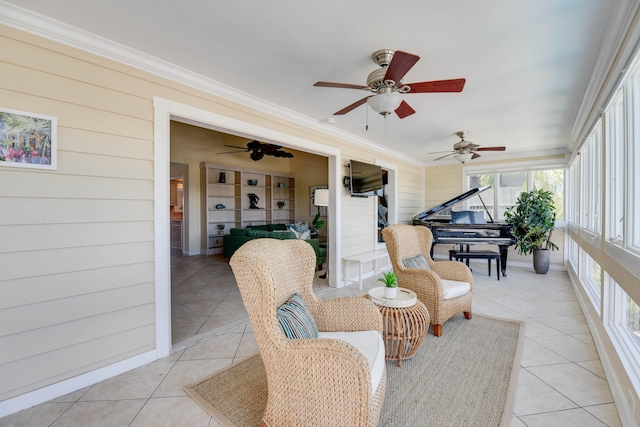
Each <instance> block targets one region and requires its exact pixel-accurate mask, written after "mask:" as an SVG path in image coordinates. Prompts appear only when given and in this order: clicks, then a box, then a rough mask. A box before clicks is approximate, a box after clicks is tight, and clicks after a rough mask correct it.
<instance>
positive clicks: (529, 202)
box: [504, 189, 558, 274]
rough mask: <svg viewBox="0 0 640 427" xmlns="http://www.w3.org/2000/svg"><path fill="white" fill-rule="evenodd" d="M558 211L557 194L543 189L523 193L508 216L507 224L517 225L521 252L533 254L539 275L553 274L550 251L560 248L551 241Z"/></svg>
mask: <svg viewBox="0 0 640 427" xmlns="http://www.w3.org/2000/svg"><path fill="white" fill-rule="evenodd" d="M555 211H556V208H555V206H554V204H553V194H552V193H551V192H550V191H545V190H542V189H540V190H531V191H523V192H522V193H520V196H518V200H517V201H516V204H515V205H514V206H512V207H510V208H508V209H507V211H506V212H505V214H504V219H505V221H506V223H507V224H511V225H513V231H512V233H513V235H514V237H515V238H516V249H517V250H518V253H519V254H520V255H529V254H531V253H533V268H534V270H535V271H536V273H538V274H546V273H547V272H548V271H549V259H550V251H552V250H557V249H558V246H556V245H555V244H554V243H553V242H552V241H551V233H552V232H553V230H554V229H555V223H556V212H555Z"/></svg>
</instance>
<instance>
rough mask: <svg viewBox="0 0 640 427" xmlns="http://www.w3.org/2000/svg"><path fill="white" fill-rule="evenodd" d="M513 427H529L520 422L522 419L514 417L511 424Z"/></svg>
mask: <svg viewBox="0 0 640 427" xmlns="http://www.w3.org/2000/svg"><path fill="white" fill-rule="evenodd" d="M509 425H510V426H511V427H527V425H526V424H525V423H523V422H522V421H520V418H518V417H513V418H511V424H509Z"/></svg>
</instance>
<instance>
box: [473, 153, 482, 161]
mask: <svg viewBox="0 0 640 427" xmlns="http://www.w3.org/2000/svg"><path fill="white" fill-rule="evenodd" d="M478 157H480V154H478V153H473V156H471V160H473V159H477V158H478Z"/></svg>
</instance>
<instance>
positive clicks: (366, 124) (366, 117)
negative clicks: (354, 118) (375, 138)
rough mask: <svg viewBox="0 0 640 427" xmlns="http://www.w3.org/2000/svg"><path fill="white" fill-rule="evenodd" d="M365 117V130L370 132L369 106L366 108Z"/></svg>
mask: <svg viewBox="0 0 640 427" xmlns="http://www.w3.org/2000/svg"><path fill="white" fill-rule="evenodd" d="M364 115H365V127H364V130H365V131H368V130H369V109H368V108H367V106H366V105H365V106H364Z"/></svg>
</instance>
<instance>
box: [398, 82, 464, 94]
mask: <svg viewBox="0 0 640 427" xmlns="http://www.w3.org/2000/svg"><path fill="white" fill-rule="evenodd" d="M466 81H467V80H466V79H452V80H434V81H432V82H419V83H408V84H407V86H409V87H410V88H411V90H410V91H409V92H407V93H426V92H462V89H463V88H464V84H465V82H466Z"/></svg>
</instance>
